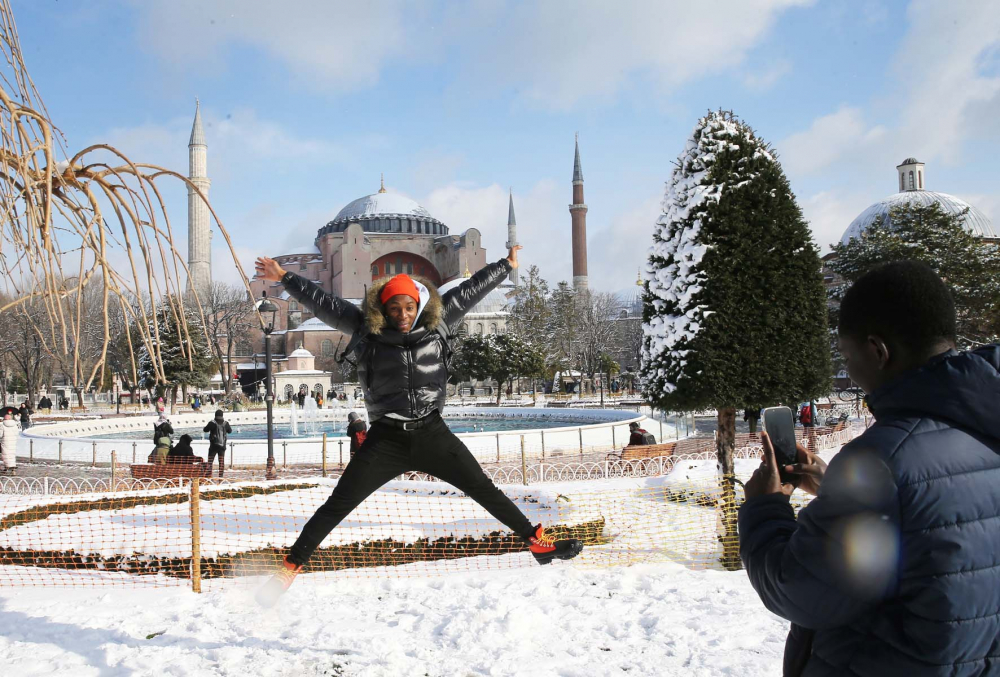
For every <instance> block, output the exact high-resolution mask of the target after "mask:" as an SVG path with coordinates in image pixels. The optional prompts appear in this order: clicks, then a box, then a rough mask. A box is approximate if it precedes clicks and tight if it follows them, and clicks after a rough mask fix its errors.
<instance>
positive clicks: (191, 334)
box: [138, 304, 216, 408]
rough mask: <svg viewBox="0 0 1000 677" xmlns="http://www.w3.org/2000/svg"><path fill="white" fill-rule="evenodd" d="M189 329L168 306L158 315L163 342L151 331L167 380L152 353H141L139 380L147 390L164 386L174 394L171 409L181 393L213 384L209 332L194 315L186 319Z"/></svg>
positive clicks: (146, 350) (143, 347) (163, 307)
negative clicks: (155, 363) (206, 332)
mask: <svg viewBox="0 0 1000 677" xmlns="http://www.w3.org/2000/svg"><path fill="white" fill-rule="evenodd" d="M185 322H186V325H187V326H186V327H185V326H178V322H177V318H175V316H174V314H173V312H171V309H170V306H169V305H168V304H164V305H163V306H162V307H161V309H160V312H159V314H158V315H157V324H158V331H159V338H158V340H157V336H156V334H155V333H154V332H153V329H152V328H150V336H151V341H152V345H153V350H154V351H158V352H159V356H160V360H161V364H162V365H163V380H161V379H160V378H159V376H158V374H157V373H156V369H155V368H154V365H153V360H152V359H151V358H150V354H149V350H148V349H147V347H146V345H145V344H143V345H142V346H141V347H140V349H139V351H138V352H139V367H138V368H139V380H140V383H141V384H142V386H143V387H144V388H147V389H152V388H154V387H156V386H157V385H163V386H165V387H166V388H167V391H168V392H169V394H170V404H171V408H172V407H173V405H174V403H175V402H176V401H177V389H178V388H184V389H185V390H186V389H187V387H188V386H194V387H198V388H203V387H205V386H207V385H208V384H209V379H210V378H211V375H212V372H213V371H214V370H215V368H216V364H215V362H214V360H213V358H212V351H211V349H210V348H209V347H208V341H206V339H205V331H204V329H203V328H202V326H201V322H200V320H199V319H198V317H197V315H195V314H194V313H191V314H188V315H187V316H186V318H185Z"/></svg>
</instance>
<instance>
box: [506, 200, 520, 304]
mask: <svg viewBox="0 0 1000 677" xmlns="http://www.w3.org/2000/svg"><path fill="white" fill-rule="evenodd" d="M517 245H518V241H517V220H516V219H515V218H514V189H513V188H511V189H510V207H509V208H508V210H507V249H510V248H512V247H516V246H517ZM518 270H519V268H515V269H514V270H512V271H510V275H509V276H508V278H507V279H509V280H510V282H511V284H513V285H514V286H515V287H516V286H517V271H518Z"/></svg>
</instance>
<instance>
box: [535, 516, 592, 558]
mask: <svg viewBox="0 0 1000 677" xmlns="http://www.w3.org/2000/svg"><path fill="white" fill-rule="evenodd" d="M528 550H530V551H531V554H532V555H534V556H535V561H537V562H538V563H539V564H551V563H552V560H554V559H573V558H574V557H576V556H577V555H579V554H580V553H581V552H583V541H581V540H580V539H579V538H567V539H565V540H561V541H553V540H552V539H551V538H549V537H548V536H546V535H545V529H544V528H542V525H541V524H539V525H538V526H537V527H535V534H534V535H533V536H529V537H528Z"/></svg>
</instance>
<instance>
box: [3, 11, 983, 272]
mask: <svg viewBox="0 0 1000 677" xmlns="http://www.w3.org/2000/svg"><path fill="white" fill-rule="evenodd" d="M13 6H14V12H15V18H16V20H17V25H18V30H19V33H20V39H21V45H22V49H23V52H24V56H25V59H26V61H27V65H28V68H29V70H30V72H31V74H32V77H33V78H34V81H35V84H36V85H37V87H38V89H39V90H40V92H41V95H42V97H43V99H44V101H45V102H46V105H47V107H48V110H49V112H50V114H51V116H52V118H53V120H54V121H55V123H56V124H57V125H58V126H59V127H60V128H61V129H62V131H63V133H64V134H65V135H66V137H67V141H68V147H69V148H70V149H73V150H74V151H75V150H77V149H80V148H83V147H84V146H86V145H89V144H91V143H96V142H107V143H111V144H112V145H115V146H116V147H118V148H120V149H121V150H122V151H124V152H125V153H126V154H127V155H128V156H129V157H130V158H131V159H133V160H134V161H142V162H150V163H154V164H161V165H165V166H168V167H171V168H173V169H178V170H181V171H184V172H186V169H187V139H188V135H189V133H190V126H191V120H192V116H193V113H194V99H195V97H196V96H197V97H200V99H201V102H202V112H203V115H204V118H205V121H206V123H207V124H206V136H207V140H208V145H209V151H208V152H209V157H208V163H209V175H210V177H211V179H212V189H211V197H212V202H213V205H214V207H215V209H216V211H217V212H218V213H219V215H220V217H221V218H222V221H223V224H224V225H225V226H226V228H227V229H228V231H229V232H230V234H231V235H232V236H233V238H234V240H235V242H236V245H237V250H238V253H239V256H240V259H241V263H242V264H243V266H244V269H246V270H250V268H251V264H252V259H253V257H254V256H256V255H257V254H261V253H266V254H270V255H276V254H281V253H291V252H294V251H302V250H305V248H306V247H308V245H310V244H311V242H312V239H313V237H314V235H315V231H316V229H317V228H319V227H321V226H322V225H323V224H324V223H325V222H326V221H327V220H329V219H330V218H331V217H332V216H333V215H335V214H336V213H337V211H338V210H339V209H340V208H341V207H342V206H344V205H345V204H346V203H347V202H349V201H351V200H352V199H354V198H357V197H360V196H362V195H365V194H367V193H371V192H374V191H375V190H377V189H378V185H379V173H380V172H384V173H385V178H386V186H387V188H388V189H389V190H390V191H394V192H399V193H402V194H405V195H407V196H409V197H411V198H413V199H415V200H417V201H418V202H420V203H421V204H423V205H424V206H425V207H426V208H427V209H428V210H430V212H431V213H432V214H433V215H434V216H436V217H437V218H439V219H441V220H442V221H444V222H445V223H447V224H448V225H449V227H450V228H451V231H452V232H453V233H454V232H461V231H463V230H465V229H466V228H468V227H476V228H479V229H480V230H481V231H482V232H483V234H484V244H485V246H486V247H487V249H488V255H489V257H490V258H494V259H495V258H500V257H501V256H503V255H504V252H503V250H502V247H503V242H504V240H505V239H506V217H507V207H506V204H507V202H506V201H507V189H508V187H512V188H513V191H514V199H515V208H516V211H517V218H518V236H519V239H520V240H521V242H522V243H524V244H525V246H526V249H525V251H524V253H523V260H524V261H525V262H526V263H535V264H537V265H539V267H540V268H541V269H542V273H543V276H545V277H546V278H547V279H549V280H550V281H551V282H556V281H559V280H564V279H570V277H571V274H572V273H571V262H570V248H569V247H570V239H569V233H570V217H569V212H568V210H567V205H568V204H569V202H570V201H571V199H570V198H571V186H570V178H571V175H572V162H573V134H574V132H577V131H578V132H579V133H580V148H581V154H582V160H583V170H584V176H585V179H586V183H585V191H586V200H587V203H588V205H589V207H590V211H589V214H588V217H587V218H588V236H589V237H588V247H589V254H590V256H589V266H590V275H591V286H592V287H596V288H598V289H602V290H608V291H614V290H619V289H622V288H624V287H627V286H629V285H630V284H633V283H634V281H635V278H636V270H637V268H638V267H639V266H640V265H641V263H642V261H643V260H644V259H645V256H646V250H647V248H648V246H649V242H650V238H651V236H652V232H653V224H654V222H655V220H656V217H657V216H658V215H659V212H660V208H659V203H660V200H661V198H662V194H663V185H664V182H665V181H666V180H667V178H668V177H669V175H670V171H671V168H672V163H673V161H674V160H675V159H676V157H677V155H678V154H679V153H680V151H681V150H682V148H683V145H684V142H685V140H686V138H687V136H688V135H689V134H690V132H691V130H692V129H693V127H694V124H695V122H696V120H697V118H698V116H699V115H700V114H702V113H703V112H704V111H705V110H707V109H710V108H720V107H721V108H726V109H731V110H733V111H735V112H736V113H737V114H738V115H740V116H741V117H742V118H743V119H744V120H746V121H747V122H749V123H750V124H751V125H753V126H754V127H755V128H756V129H757V130H758V132H759V133H760V134H761V135H762V136H763V137H764V138H765V139H766V140H768V141H770V142H771V144H772V145H773V146H774V148H775V149H776V150H777V152H778V154H779V156H780V157H781V160H782V163H783V165H784V167H785V171H786V172H787V174H788V176H789V178H790V180H791V182H792V188H793V190H794V191H795V193H796V195H797V196H798V199H799V203H800V205H801V206H802V208H803V211H804V213H805V215H806V217H807V219H808V220H809V221H810V223H811V225H812V227H813V231H814V234H815V237H816V240H817V242H818V243H819V244H820V245H821V246H823V247H824V248H825V246H826V245H828V244H829V243H830V242H832V241H835V240H837V239H839V237H840V234H841V233H842V232H843V230H844V229H846V227H847V225H848V224H849V223H850V221H851V220H852V219H853V218H854V216H856V215H857V214H858V213H860V212H861V211H862V210H863V209H864V208H865V207H867V206H868V205H869V204H870V203H871V202H873V201H875V200H877V199H879V198H881V197H883V196H885V195H887V194H889V193H892V192H895V169H894V168H895V165H896V164H898V163H899V162H900V161H901V160H902V159H903V158H904V157H907V156H910V155H913V156H916V157H917V158H918V159H920V160H922V161H924V162H926V163H927V184H928V187H929V188H930V189H931V190H938V191H941V192H947V193H952V194H955V195H958V196H960V197H963V198H965V199H967V200H969V201H970V202H972V203H973V204H975V205H976V206H978V207H979V208H980V209H982V210H983V211H984V212H986V213H987V215H988V216H990V217H991V218H993V219H994V222H997V221H998V220H1000V188H998V178H1000V176H998V172H997V162H996V160H995V158H996V157H997V156H998V151H1000V50H998V48H1000V12H998V11H996V7H995V5H994V4H993V3H992V2H990V1H989V0H985V1H982V2H962V1H960V0H950V1H949V2H936V1H923V2H888V1H887V2H878V1H874V0H872V1H866V0H856V1H849V0H844V1H836V2H835V1H829V2H808V1H805V0H733V1H730V0H712V1H711V2H709V1H708V0H704V1H702V2H687V1H684V2H672V1H668V0H659V1H654V2H623V1H616V2H614V3H611V2H575V3H568V2H555V1H552V2H544V3H519V2H499V1H497V2H476V3H472V2H470V3H445V2H409V3H399V2H372V3H356V2H338V1H333V0H299V1H290V2H287V3H275V2H263V1H258V0H226V1H223V0H170V1H160V0H87V1H86V2H67V1H66V0H63V1H61V2H57V1H55V0H14V2H13ZM184 195H185V193H184V189H183V188H181V187H180V186H175V187H174V189H173V190H172V191H170V192H169V194H168V197H169V199H170V207H171V210H172V212H171V213H172V220H173V221H174V222H175V225H177V226H179V227H180V230H181V231H182V232H181V233H179V234H180V235H183V230H184V224H185V214H186V199H185V197H184ZM179 239H180V240H181V241H182V242H186V240H185V239H184V238H183V237H181V238H179ZM213 261H214V262H215V264H216V270H215V275H216V277H217V278H218V279H225V280H230V281H232V280H235V277H236V274H235V266H234V264H233V263H232V262H231V257H229V256H228V253H227V252H226V251H224V250H223V249H222V248H221V238H218V237H217V238H216V240H215V249H214V251H213Z"/></svg>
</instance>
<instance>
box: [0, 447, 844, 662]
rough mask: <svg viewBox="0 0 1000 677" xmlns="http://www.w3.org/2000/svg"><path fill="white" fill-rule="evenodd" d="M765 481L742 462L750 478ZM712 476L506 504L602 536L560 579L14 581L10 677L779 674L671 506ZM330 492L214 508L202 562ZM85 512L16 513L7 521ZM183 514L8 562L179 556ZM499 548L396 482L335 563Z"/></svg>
mask: <svg viewBox="0 0 1000 677" xmlns="http://www.w3.org/2000/svg"><path fill="white" fill-rule="evenodd" d="M835 453H836V450H830V451H827V452H824V453H823V454H822V456H824V457H825V458H827V459H829V458H830V457H832V456H833V455H834V454H835ZM758 463H759V462H758V461H756V460H752V459H751V460H741V461H738V462H737V467H736V471H737V474H738V475H739V476H741V477H743V478H744V479H745V478H747V477H749V475H750V474H751V473H752V472H753V469H754V468H755V467H756V466H757V464H758ZM715 472H716V470H715V463H714V461H695V460H684V461H681V462H678V463H677V465H676V466H675V468H674V470H673V472H672V473H670V474H669V475H666V476H663V477H647V478H618V479H607V480H599V481H592V482H563V483H549V484H544V485H533V486H530V487H515V486H510V487H506V486H505V487H504V489H505V491H507V492H508V494H509V495H511V497H512V498H513V499H514V500H515V502H517V503H518V504H519V505H520V506H521V507H522V509H524V510H526V511H527V512H528V513H529V514H530V516H531V517H532V518H533V519H535V520H538V521H543V522H547V523H554V522H561V523H564V524H574V523H576V524H579V523H582V522H585V521H588V520H592V519H594V518H595V517H598V516H600V517H601V518H603V519H604V520H605V527H604V536H606V537H608V538H609V542H608V543H607V544H606V545H602V546H595V547H589V548H587V549H585V551H584V553H583V555H582V556H581V557H579V558H577V559H576V560H574V561H573V562H570V563H563V562H560V563H556V564H554V565H553V566H548V567H538V566H537V565H535V564H534V562H533V561H532V558H531V556H530V555H529V554H528V553H525V552H521V553H516V554H510V555H503V556H495V557H473V558H461V559H453V560H445V561H421V562H417V563H414V564H409V565H405V566H398V567H392V568H388V567H381V568H369V569H360V570H358V569H356V570H345V571H340V572H323V573H316V574H304V575H302V576H300V577H299V579H298V580H297V581H296V583H295V585H294V586H293V587H292V589H291V590H290V591H289V593H288V594H287V595H286V596H285V597H284V598H283V599H282V600H281V602H280V603H279V605H278V607H277V608H275V609H273V610H270V611H266V612H265V611H262V610H261V609H259V608H258V607H257V606H256V605H255V604H254V602H253V599H252V597H253V593H254V591H255V589H256V588H257V587H258V586H259V585H260V584H261V583H262V582H263V579H262V578H260V577H243V578H236V579H233V578H222V579H212V580H206V581H205V582H204V590H205V592H204V593H203V594H200V595H198V594H195V593H192V592H191V591H190V590H189V589H188V587H187V586H188V585H189V582H188V581H185V580H183V579H177V578H167V577H163V576H159V575H151V576H130V575H128V574H125V573H117V572H99V571H85V572H78V571H73V572H70V571H63V570H58V569H44V568H36V567H4V571H3V575H4V578H5V579H6V580H5V581H4V582H5V583H7V585H2V586H0V666H3V668H4V670H3V671H2V672H0V674H3V675H7V674H11V675H17V676H18V677H27V676H29V675H45V676H46V677H47V676H48V675H62V674H72V675H74V677H76V676H80V677H84V676H86V675H101V676H105V675H107V676H112V675H129V676H133V675H135V676H140V675H156V677H160V676H161V675H184V676H188V675H190V676H195V675H197V676H201V675H238V676H239V677H248V676H254V677H256V676H257V675H418V676H419V675H532V676H534V675H566V676H572V675H581V676H583V675H587V676H588V677H589V676H591V675H622V674H627V675H706V676H707V675H748V676H752V675H775V674H779V673H780V669H781V653H782V649H783V643H784V636H785V633H786V623H785V622H784V621H782V620H781V619H778V618H777V617H775V616H773V615H772V614H770V613H769V612H767V611H766V610H765V609H764V608H763V606H762V605H761V604H760V602H759V601H758V599H757V596H756V594H755V593H754V592H753V590H752V589H751V587H750V585H749V583H748V581H747V578H746V574H745V572H742V571H740V572H723V571H718V570H711V569H709V570H705V569H704V568H705V567H713V566H715V567H717V564H718V552H717V548H718V545H717V541H716V538H715V533H716V528H717V524H716V522H717V519H718V517H717V514H716V511H715V510H714V509H713V508H711V507H704V506H699V505H698V504H697V503H696V502H694V501H685V502H676V501H672V500H666V496H667V494H666V491H667V490H669V491H670V492H672V493H673V494H675V495H676V494H677V493H678V492H686V493H688V494H690V495H691V496H692V497H694V496H696V495H697V494H698V493H699V492H702V491H706V490H710V489H711V488H712V487H714V486H715V480H714V476H715ZM334 483H335V481H334V480H314V481H313V482H310V483H309V484H315V485H316V486H314V487H310V488H303V489H298V490H295V491H292V492H282V493H278V494H272V495H269V496H253V497H248V498H246V499H232V500H230V499H224V500H214V501H203V502H202V520H203V530H202V541H203V548H204V550H203V552H204V553H206V556H207V555H208V554H216V553H223V552H235V551H242V550H246V549H248V548H252V547H259V546H261V545H263V544H264V543H272V544H275V545H278V544H280V545H287V544H288V543H290V542H291V541H292V540H294V538H295V536H296V535H297V534H298V531H299V529H300V528H301V526H302V523H304V521H305V519H306V518H307V517H308V516H309V515H310V514H311V513H312V510H313V509H315V507H316V506H318V505H319V503H321V502H322V501H323V500H324V499H325V496H326V495H327V494H328V492H329V490H330V487H331V486H332V485H333V484H334ZM206 490H211V489H206ZM144 493H146V494H147V495H151V496H155V495H163V494H168V493H171V491H170V490H155V491H150V492H144ZM95 497H96V496H89V497H88V498H95ZM80 498H81V497H80V496H77V497H60V498H54V497H38V496H30V497H8V499H9V500H8V501H7V503H6V504H5V505H4V506H3V508H4V509H3V510H0V513H11V512H16V511H17V510H23V509H25V508H27V507H30V506H32V505H37V504H39V503H52V502H54V501H58V502H70V501H72V500H79V499H80ZM293 506H294V507H293ZM188 510H189V506H188V505H187V504H177V505H162V506H143V507H137V508H133V509H129V510H108V511H88V512H85V513H76V514H53V515H51V516H49V517H46V518H44V519H42V520H39V521H35V522H31V523H27V524H24V525H20V526H15V527H12V528H10V529H7V530H5V531H4V532H3V533H0V545H7V546H14V547H15V548H17V547H36V548H37V547H44V548H59V547H74V548H78V549H81V550H83V551H85V552H101V553H104V554H115V553H127V552H131V551H133V550H135V549H139V550H141V551H143V552H153V553H156V554H170V555H178V556H180V555H183V554H184V553H186V552H188V551H189V550H188V548H189V546H190V537H189V530H190V522H189V512H188ZM282 517H283V519H282ZM262 525H263V526H262ZM497 528H499V525H498V524H496V523H495V522H493V521H492V519H491V518H490V517H489V516H488V515H487V514H486V513H485V512H484V511H482V510H481V509H480V508H478V506H476V505H475V504H474V503H472V502H471V501H470V500H469V499H467V498H464V497H462V496H460V495H457V494H456V493H455V492H454V491H451V490H449V488H448V486H447V485H443V484H440V483H425V482H393V483H390V484H389V485H387V486H386V487H385V489H384V490H383V491H380V492H378V493H376V494H375V495H374V496H373V497H372V498H370V499H369V501H366V502H365V504H363V505H362V506H360V507H359V509H358V511H357V512H356V513H355V514H354V515H352V516H351V518H349V519H348V521H347V522H346V523H345V524H344V525H342V528H341V529H339V530H336V531H335V532H334V533H333V534H331V537H330V538H329V539H328V541H327V542H325V545H330V544H333V543H348V542H354V541H365V540H370V539H373V538H384V537H387V536H392V537H394V538H397V539H400V540H403V541H406V542H410V541H412V540H414V539H416V538H420V537H425V536H429V535H432V534H433V535H436V536H440V535H443V534H451V535H474V536H479V535H482V534H484V533H489V532H490V531H492V530H495V529H497ZM139 546H141V547H139ZM664 560H672V561H664ZM677 562H687V564H688V565H687V566H685V565H683V564H679V563H677ZM630 563H631V565H629V564H630ZM17 581H21V583H22V584H27V587H19V586H17V585H13V586H12V585H10V583H15V582H17ZM64 586H69V587H64ZM158 586H162V587H158Z"/></svg>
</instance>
